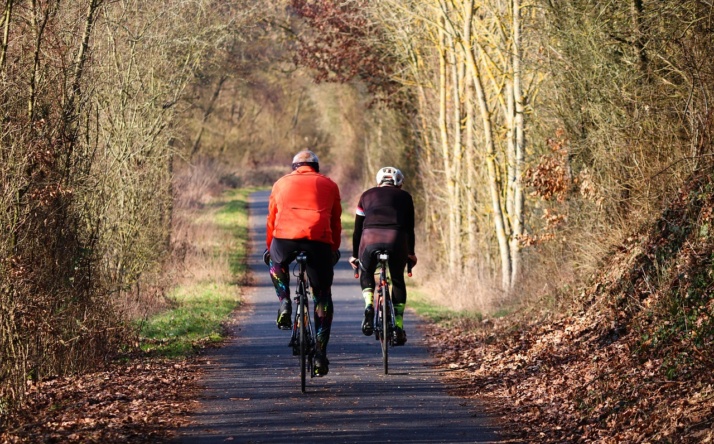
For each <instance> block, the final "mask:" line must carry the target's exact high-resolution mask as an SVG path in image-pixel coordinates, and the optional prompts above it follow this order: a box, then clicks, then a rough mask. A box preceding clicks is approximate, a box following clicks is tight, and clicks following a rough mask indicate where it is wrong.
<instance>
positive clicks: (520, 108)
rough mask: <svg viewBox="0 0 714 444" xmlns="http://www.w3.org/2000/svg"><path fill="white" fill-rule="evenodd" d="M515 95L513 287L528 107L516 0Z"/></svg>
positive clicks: (518, 257) (517, 265)
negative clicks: (523, 82) (523, 85)
mask: <svg viewBox="0 0 714 444" xmlns="http://www.w3.org/2000/svg"><path fill="white" fill-rule="evenodd" d="M512 48H513V61H512V64H513V97H514V100H515V133H516V134H515V136H516V137H515V139H516V140H515V144H516V147H515V148H516V153H515V171H514V177H513V189H514V191H513V192H514V196H513V200H514V202H513V213H511V215H510V220H511V225H512V227H513V230H512V232H511V263H512V268H511V286H513V285H514V284H515V283H516V281H517V279H518V274H519V272H520V265H521V252H520V237H521V236H522V235H523V211H524V201H525V198H524V195H523V183H522V181H521V176H522V174H523V162H524V157H525V144H526V140H525V134H526V133H525V109H524V108H525V106H524V103H523V89H522V88H523V87H522V82H521V80H522V73H521V4H520V0H513V42H512Z"/></svg>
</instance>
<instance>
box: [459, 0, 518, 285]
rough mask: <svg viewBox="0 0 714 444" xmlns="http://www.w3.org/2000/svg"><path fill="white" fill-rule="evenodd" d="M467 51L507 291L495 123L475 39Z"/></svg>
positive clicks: (469, 9)
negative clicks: (474, 46) (478, 63)
mask: <svg viewBox="0 0 714 444" xmlns="http://www.w3.org/2000/svg"><path fill="white" fill-rule="evenodd" d="M473 3H474V0H466V2H465V13H466V14H465V20H466V21H468V22H469V23H471V21H472V20H473ZM464 45H465V51H464V53H465V54H466V57H467V61H468V65H469V69H470V70H471V75H472V76H473V83H474V89H475V91H476V101H477V103H478V107H479V110H480V114H481V124H482V125H483V132H484V134H483V137H484V150H485V154H486V156H485V157H486V159H485V161H486V168H487V170H488V178H489V191H490V194H491V207H492V210H493V222H494V226H495V230H496V238H497V240H498V247H499V252H500V256H501V286H502V288H503V289H504V290H506V291H508V290H510V289H511V269H512V264H511V256H510V251H509V245H508V238H507V235H506V223H505V217H504V214H503V210H502V207H501V195H500V186H499V176H498V171H497V165H496V146H495V142H494V140H493V126H492V123H491V111H490V109H489V106H488V102H487V100H486V94H485V92H484V87H483V81H482V79H481V73H480V70H479V67H478V65H477V63H476V57H475V55H474V52H473V51H474V48H473V46H472V45H471V41H470V40H468V41H466V40H465V41H464Z"/></svg>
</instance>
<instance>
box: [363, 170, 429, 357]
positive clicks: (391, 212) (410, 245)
mask: <svg viewBox="0 0 714 444" xmlns="http://www.w3.org/2000/svg"><path fill="white" fill-rule="evenodd" d="M403 182H404V175H403V174H402V172H401V171H399V169H397V168H394V167H384V168H382V169H380V170H379V172H377V186H376V187H374V188H370V189H369V190H367V191H365V192H364V193H362V196H360V199H359V202H358V204H357V214H356V216H355V231H354V233H353V235H352V257H351V258H350V264H351V265H352V267H353V268H355V269H356V268H357V267H358V266H359V267H360V268H361V273H360V280H359V282H360V286H361V287H362V296H363V298H364V303H365V310H364V320H363V321H362V333H364V334H365V335H366V336H370V335H372V332H373V331H374V325H373V324H374V306H373V298H374V287H375V279H374V272H375V270H376V268H377V265H378V264H377V262H378V261H377V259H376V258H375V254H374V253H375V252H376V251H377V250H388V251H389V274H390V276H391V279H392V302H393V303H394V323H395V324H396V327H397V331H396V332H395V333H396V338H395V339H396V342H395V345H404V343H405V342H407V334H406V332H405V331H404V320H403V319H404V308H405V307H406V304H407V287H406V283H405V282H404V268H405V267H406V265H407V262H411V264H412V266H414V265H416V263H417V257H416V254H415V253H414V243H415V237H414V201H413V200H412V196H411V194H409V193H408V192H406V191H404V190H402V183H403Z"/></svg>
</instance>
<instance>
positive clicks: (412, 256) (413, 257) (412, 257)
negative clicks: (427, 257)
mask: <svg viewBox="0 0 714 444" xmlns="http://www.w3.org/2000/svg"><path fill="white" fill-rule="evenodd" d="M407 257H408V258H409V262H410V263H411V264H412V267H413V266H415V265H416V264H417V257H416V254H410V255H409V256H407Z"/></svg>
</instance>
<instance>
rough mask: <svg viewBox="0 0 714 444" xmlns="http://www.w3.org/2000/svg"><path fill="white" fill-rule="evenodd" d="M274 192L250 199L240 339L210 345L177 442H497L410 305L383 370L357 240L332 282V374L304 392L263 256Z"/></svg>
mask: <svg viewBox="0 0 714 444" xmlns="http://www.w3.org/2000/svg"><path fill="white" fill-rule="evenodd" d="M268 195H269V193H268V192H256V193H254V194H252V195H251V199H250V233H251V248H252V250H251V251H252V254H251V255H250V257H249V264H250V267H251V270H252V272H253V274H254V277H255V282H254V286H253V288H251V289H249V290H248V291H247V292H246V293H247V294H246V299H247V304H245V305H244V306H243V308H241V310H242V313H241V314H239V322H238V323H237V326H236V327H235V330H236V331H235V338H234V339H233V340H232V341H231V342H230V344H228V345H226V346H224V347H222V348H220V349H215V350H210V351H209V356H208V361H209V362H210V364H209V368H207V372H206V376H205V378H204V379H203V381H202V383H203V384H204V385H205V391H204V393H203V395H202V397H201V399H200V408H199V409H198V410H197V411H196V412H195V413H194V415H193V417H192V419H193V420H194V421H195V424H194V425H193V426H191V427H187V428H184V429H182V430H179V435H178V438H177V440H176V442H180V443H224V442H236V443H296V442H300V443H388V442H394V443H401V442H404V443H407V442H409V443H485V442H497V441H498V437H497V435H496V434H495V433H494V430H495V425H494V424H493V423H491V422H489V419H488V418H487V417H486V416H485V415H484V414H482V413H481V412H479V411H478V409H477V406H474V405H473V403H472V402H468V403H467V402H466V401H464V400H463V399H460V398H457V397H453V396H449V395H448V394H447V391H446V387H445V386H444V384H443V383H442V382H441V380H440V375H439V370H438V369H436V368H435V367H433V366H432V363H433V361H432V360H431V358H430V357H429V355H428V353H427V350H426V346H425V344H424V340H423V337H422V334H421V329H422V328H423V327H422V326H421V325H420V323H419V320H418V319H417V318H416V315H415V314H414V313H413V312H411V311H409V310H407V313H406V315H405V320H404V327H405V330H406V332H407V334H408V342H407V344H406V345H405V346H403V347H394V348H391V349H390V354H389V375H384V371H383V367H382V355H381V351H380V347H379V342H378V341H376V340H375V339H374V336H371V337H366V336H364V335H362V332H361V330H360V323H361V320H362V313H363V308H364V303H363V301H362V297H361V294H360V288H359V282H358V280H357V279H355V278H354V277H353V274H352V269H351V268H350V266H349V264H348V263H347V260H346V258H347V257H349V253H348V251H349V248H350V246H344V245H343V249H342V253H343V254H342V259H341V260H340V262H339V263H338V264H337V266H336V269H335V282H334V285H333V287H332V293H333V299H334V309H335V315H334V320H333V324H332V334H331V338H330V343H329V346H328V357H329V359H330V372H329V374H328V375H327V376H325V377H321V378H317V377H315V378H308V380H307V390H306V393H304V394H303V393H301V391H300V371H299V367H298V357H296V356H293V355H292V351H291V349H290V348H289V347H288V346H287V344H288V340H289V338H290V332H289V331H283V330H278V328H277V327H276V325H275V318H276V315H277V311H278V299H277V297H276V295H275V290H274V289H273V286H272V283H271V281H270V276H269V274H268V269H267V267H266V266H265V264H264V263H263V261H262V253H263V250H264V248H265V247H264V245H265V218H266V215H267V211H268V204H267V200H268ZM349 234H351V233H349ZM415 273H418V267H416V268H415ZM294 279H295V278H294V277H292V281H291V293H292V291H294V283H295V280H294ZM311 308H312V303H311Z"/></svg>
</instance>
